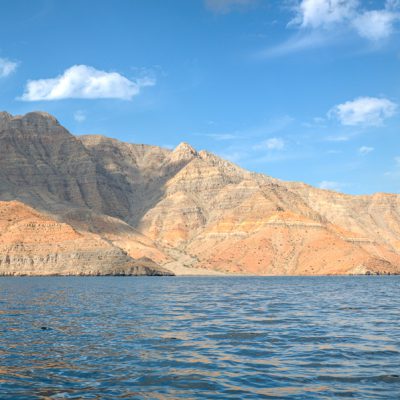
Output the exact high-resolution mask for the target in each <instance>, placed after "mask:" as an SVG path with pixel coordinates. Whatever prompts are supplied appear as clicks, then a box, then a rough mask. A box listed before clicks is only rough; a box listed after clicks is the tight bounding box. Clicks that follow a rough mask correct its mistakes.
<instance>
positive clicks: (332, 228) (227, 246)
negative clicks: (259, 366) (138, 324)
mask: <svg viewBox="0 0 400 400" xmlns="http://www.w3.org/2000/svg"><path fill="white" fill-rule="evenodd" d="M0 200H1V201H2V202H1V203H0V227H1V230H0V274H3V275H9V274H17V275H20V274H32V275H35V274H89V275H90V274H171V273H175V274H199V273H200V274H204V273H206V274H218V273H239V274H260V275H296V274H305V275H314V274H365V273H378V272H379V273H399V272H400V241H399V239H398V238H399V237H400V196H399V195H395V194H383V193H377V194H374V195H371V196H350V195H345V194H341V193H336V192H333V191H327V190H322V189H316V188H314V187H311V186H308V185H305V184H303V183H296V182H284V181H280V180H277V179H274V178H272V177H269V176H266V175H262V174H257V173H251V172H248V171H246V170H244V169H241V168H239V167H238V166H236V165H235V164H233V163H231V162H228V161H225V160H223V159H221V158H220V157H217V156H216V155H214V154H211V153H209V152H207V151H196V150H195V149H193V148H192V147H191V146H190V145H189V144H186V143H181V144H180V145H179V146H177V147H176V148H175V149H174V150H168V149H164V148H161V147H157V146H149V145H141V144H129V143H123V142H120V141H118V140H115V139H109V138H106V137H103V136H98V135H88V136H81V137H75V136H73V135H71V134H70V133H69V132H68V131H67V130H66V129H65V128H64V127H62V126H61V125H60V124H59V123H58V121H57V120H56V119H55V118H54V117H53V116H51V115H49V114H47V113H43V112H32V113H28V114H26V115H23V116H12V115H10V114H8V113H5V112H3V113H0Z"/></svg>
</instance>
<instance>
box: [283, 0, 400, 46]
mask: <svg viewBox="0 0 400 400" xmlns="http://www.w3.org/2000/svg"><path fill="white" fill-rule="evenodd" d="M364 4H365V3H364ZM362 6H363V2H361V1H359V0H302V1H301V2H300V4H299V5H298V6H297V8H296V17H295V18H294V19H293V20H292V21H291V22H290V23H289V25H297V26H298V27H299V28H303V29H304V28H306V29H313V30H318V29H319V30H321V29H322V30H324V31H328V30H331V31H332V30H335V31H338V29H342V30H343V29H346V28H347V29H353V30H355V31H356V33H357V34H358V35H359V36H361V37H363V38H365V39H368V40H372V41H378V40H381V39H385V38H388V37H389V36H390V35H391V34H392V33H393V32H394V24H395V22H396V21H398V20H400V13H399V12H398V11H399V8H400V2H399V1H398V0H387V1H386V2H385V6H384V8H381V9H378V10H365V9H363V7H362Z"/></svg>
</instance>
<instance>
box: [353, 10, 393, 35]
mask: <svg viewBox="0 0 400 400" xmlns="http://www.w3.org/2000/svg"><path fill="white" fill-rule="evenodd" d="M397 20H399V14H398V13H394V12H392V11H388V10H379V11H378V10H373V11H367V12H364V13H363V14H360V15H358V16H357V17H356V18H355V19H354V21H353V26H354V28H355V29H356V31H357V32H358V34H359V35H360V36H361V37H363V38H366V39H369V40H373V41H377V40H381V39H386V38H388V37H389V36H391V35H392V33H393V29H394V27H393V25H394V23H395V22H396V21H397Z"/></svg>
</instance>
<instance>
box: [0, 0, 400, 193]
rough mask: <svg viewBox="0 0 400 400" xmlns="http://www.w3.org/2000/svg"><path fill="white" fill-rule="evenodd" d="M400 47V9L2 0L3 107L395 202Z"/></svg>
mask: <svg viewBox="0 0 400 400" xmlns="http://www.w3.org/2000/svg"><path fill="white" fill-rule="evenodd" d="M399 39H400V0H387V1H386V0H382V1H368V0H365V1H361V0H283V1H273V0H168V1H165V0H118V1H115V0H114V1H111V0H107V1H106V0H95V1H94V0H85V1H81V0H68V1H61V0H13V1H7V2H3V3H2V6H1V13H0V110H4V111H8V112H10V113H12V114H14V115H15V114H24V113H27V112H30V111H37V110H40V111H46V112H49V113H51V114H53V115H54V116H55V117H56V118H57V119H58V120H59V121H60V123H61V124H63V125H64V126H65V127H66V128H67V129H68V130H69V131H70V132H71V133H73V134H75V135H82V134H102V135H106V136H109V137H113V138H117V139H119V140H122V141H126V142H130V143H146V144H153V145H158V146H164V147H168V148H174V147H175V146H177V145H178V144H179V143H180V142H183V141H185V142H188V143H190V144H191V145H192V146H193V147H194V148H196V149H197V150H202V149H206V150H208V151H211V152H214V153H216V154H218V155H220V156H221V157H224V158H226V159H229V160H230V161H233V162H235V163H236V164H238V165H240V166H241V167H244V168H246V169H249V170H251V171H256V172H261V173H265V174H267V175H270V176H273V177H275V178H280V179H284V180H290V181H303V182H306V183H308V184H311V185H313V186H317V187H321V188H324V189H331V190H337V191H342V192H345V193H351V194H370V193H374V192H393V193H399V192H400V146H399V143H400V137H399V136H400V130H399V123H400V106H399V105H400V40H399Z"/></svg>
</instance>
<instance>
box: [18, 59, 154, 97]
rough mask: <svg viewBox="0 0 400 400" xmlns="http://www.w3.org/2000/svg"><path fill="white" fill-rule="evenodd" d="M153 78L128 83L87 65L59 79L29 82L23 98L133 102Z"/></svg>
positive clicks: (66, 72) (67, 72)
mask: <svg viewBox="0 0 400 400" xmlns="http://www.w3.org/2000/svg"><path fill="white" fill-rule="evenodd" d="M154 84H155V80H154V79H152V78H146V77H145V78H141V79H138V80H136V81H132V80H129V79H128V78H126V77H124V76H123V75H121V74H119V73H117V72H105V71H100V70H97V69H95V68H93V67H90V66H87V65H74V66H72V67H70V68H68V69H66V70H65V71H64V73H63V74H62V75H59V76H57V77H56V78H50V79H39V80H31V81H28V83H27V84H26V87H25V92H24V94H23V95H22V97H21V100H24V101H38V100H61V99H69V98H75V99H100V98H103V99H104V98H110V99H123V100H131V99H132V98H133V97H134V96H136V95H138V94H139V92H140V89H141V88H142V87H145V86H153V85H154Z"/></svg>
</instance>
